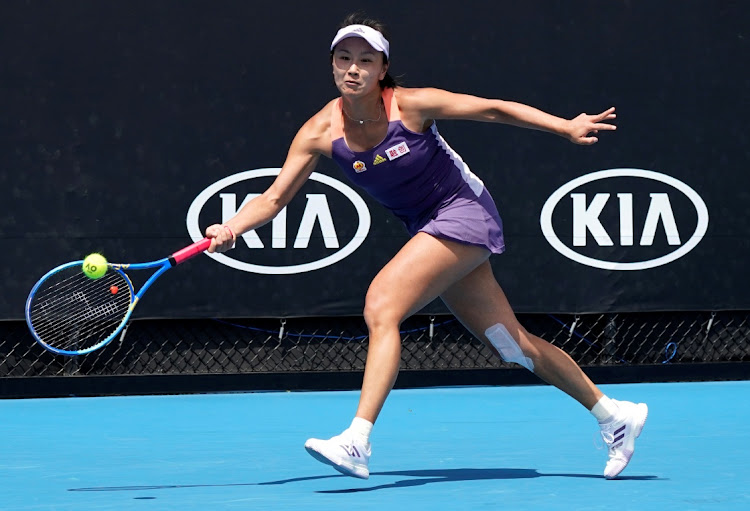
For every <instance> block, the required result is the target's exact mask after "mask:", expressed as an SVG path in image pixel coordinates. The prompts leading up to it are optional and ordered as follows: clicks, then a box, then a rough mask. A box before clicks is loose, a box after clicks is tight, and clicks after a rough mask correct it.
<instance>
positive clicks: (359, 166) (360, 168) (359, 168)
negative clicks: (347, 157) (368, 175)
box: [352, 160, 367, 174]
mask: <svg viewBox="0 0 750 511" xmlns="http://www.w3.org/2000/svg"><path fill="white" fill-rule="evenodd" d="M352 168H353V169H354V172H356V173H357V174H359V173H360V172H364V171H365V170H367V167H365V162H363V161H361V160H357V161H355V162H354V165H352Z"/></svg>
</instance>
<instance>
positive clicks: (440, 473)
mask: <svg viewBox="0 0 750 511" xmlns="http://www.w3.org/2000/svg"><path fill="white" fill-rule="evenodd" d="M370 476H371V477H378V476H391V477H392V476H396V477H407V478H409V479H403V480H400V481H395V482H393V483H388V484H381V485H378V486H369V487H365V488H349V489H342V490H320V491H318V492H316V493H356V492H365V491H374V490H387V489H392V488H409V487H413V486H422V485H425V484H433V483H448V482H460V481H480V480H503V479H531V478H537V477H573V478H584V479H604V476H600V475H593V474H564V473H560V474H555V473H552V474H543V473H540V472H537V471H536V470H534V469H528V468H455V469H435V470H399V471H390V472H373V473H371V474H370ZM345 477H347V476H344V475H338V474H334V475H324V476H310V477H295V478H292V479H280V480H278V481H266V482H262V483H227V484H165V485H146V486H100V487H91V488H70V489H68V491H101V492H107V491H144V490H169V489H178V488H221V487H237V486H267V485H278V484H290V483H297V482H305V481H315V480H322V479H339V478H345ZM617 480H619V481H667V480H668V479H667V478H662V477H657V476H624V477H619V478H618V479H617Z"/></svg>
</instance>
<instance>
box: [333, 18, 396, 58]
mask: <svg viewBox="0 0 750 511" xmlns="http://www.w3.org/2000/svg"><path fill="white" fill-rule="evenodd" d="M347 37H361V38H362V39H364V40H365V41H367V42H368V43H369V44H370V46H372V47H373V48H375V49H376V50H378V51H382V52H383V53H385V56H386V57H390V55H388V53H389V48H390V44H388V40H387V39H386V38H385V37H383V34H381V33H380V32H378V31H377V30H375V29H374V28H371V27H368V26H367V25H349V26H347V27H344V28H342V29H341V30H339V31H338V32H336V37H334V38H333V42H332V43H331V51H333V48H334V47H335V46H336V45H337V44H339V43H340V42H341V41H342V40H343V39H346V38H347Z"/></svg>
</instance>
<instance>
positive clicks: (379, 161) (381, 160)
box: [372, 154, 388, 165]
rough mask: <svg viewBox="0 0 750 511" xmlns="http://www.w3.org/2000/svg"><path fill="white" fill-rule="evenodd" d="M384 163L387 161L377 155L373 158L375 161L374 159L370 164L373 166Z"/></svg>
mask: <svg viewBox="0 0 750 511" xmlns="http://www.w3.org/2000/svg"><path fill="white" fill-rule="evenodd" d="M384 161H388V160H386V159H385V158H383V157H382V156H380V155H379V154H378V155H377V156H375V159H374V160H373V161H372V164H373V165H380V164H381V163H383V162H384Z"/></svg>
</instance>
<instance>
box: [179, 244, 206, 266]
mask: <svg viewBox="0 0 750 511" xmlns="http://www.w3.org/2000/svg"><path fill="white" fill-rule="evenodd" d="M210 246H211V238H203V239H202V240H200V241H196V242H195V243H193V244H192V245H188V246H187V247H185V248H183V249H182V250H178V251H177V252H175V253H174V254H172V255H171V256H170V258H169V259H170V261H172V266H176V265H178V264H180V263H182V262H185V261H187V260H188V259H190V258H191V257H195V256H197V255H198V254H202V253H203V252H204V251H205V250H206V249H207V248H208V247H210Z"/></svg>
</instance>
